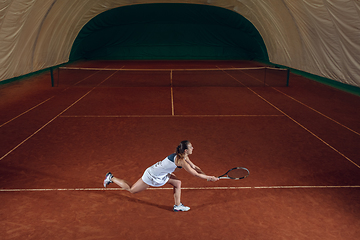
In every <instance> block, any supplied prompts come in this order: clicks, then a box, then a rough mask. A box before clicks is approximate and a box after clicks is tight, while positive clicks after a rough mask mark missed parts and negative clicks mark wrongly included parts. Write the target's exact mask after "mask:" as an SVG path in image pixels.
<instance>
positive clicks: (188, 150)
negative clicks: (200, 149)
mask: <svg viewBox="0 0 360 240" xmlns="http://www.w3.org/2000/svg"><path fill="white" fill-rule="evenodd" d="M187 147H188V148H187V149H186V150H185V151H186V153H187V155H190V154H192V152H193V150H194V147H193V146H192V144H191V143H189V144H188V145H187Z"/></svg>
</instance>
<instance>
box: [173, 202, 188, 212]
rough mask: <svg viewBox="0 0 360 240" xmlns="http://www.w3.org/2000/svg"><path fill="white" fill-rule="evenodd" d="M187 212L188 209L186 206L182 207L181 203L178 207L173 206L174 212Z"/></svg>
mask: <svg viewBox="0 0 360 240" xmlns="http://www.w3.org/2000/svg"><path fill="white" fill-rule="evenodd" d="M189 210H190V208H189V207H187V206H184V205H183V204H182V203H180V205H174V212H186V211H189Z"/></svg>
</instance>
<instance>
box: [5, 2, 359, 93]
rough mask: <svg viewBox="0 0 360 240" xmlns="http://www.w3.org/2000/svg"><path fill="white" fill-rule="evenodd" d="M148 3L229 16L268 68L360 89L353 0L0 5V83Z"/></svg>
mask: <svg viewBox="0 0 360 240" xmlns="http://www.w3.org/2000/svg"><path fill="white" fill-rule="evenodd" d="M149 3H188V4H200V5H209V6H216V7H220V8H224V9H227V10H230V11H232V12H234V13H236V14H239V15H241V16H242V17H244V18H246V19H247V20H248V21H249V22H250V23H251V24H252V25H253V26H254V27H255V28H256V29H257V31H258V33H259V34H260V35H261V37H262V40H263V42H264V44H265V46H266V50H267V55H268V59H269V61H270V62H272V63H274V64H279V65H284V66H288V67H291V68H294V69H299V70H301V71H305V72H309V73H312V74H315V75H318V76H322V77H326V78H329V79H333V80H335V81H338V82H341V83H346V84H350V85H354V86H358V87H360V77H359V69H360V54H359V53H360V29H359V26H360V1H358V0H341V1H339V0H271V1H269V0H183V1H174V0H162V1H154V0H152V1H150V0H79V1H73V0H5V1H1V2H0V66H1V67H0V81H3V80H6V79H10V78H13V77H17V76H21V75H24V74H28V73H31V72H35V71H38V70H41V69H45V68H48V67H51V66H56V65H59V64H62V63H66V62H68V61H69V58H70V53H71V50H72V48H73V45H74V42H75V39H76V38H77V36H78V35H79V33H80V31H81V30H82V28H83V27H84V26H85V25H86V24H87V23H88V22H89V21H91V20H92V19H93V18H95V17H96V16H97V15H99V14H101V13H103V12H105V11H108V10H111V9H115V8H119V7H125V6H131V5H140V4H149ZM214 17H216V16H214ZM130 18H131V16H129V17H128V19H130ZM126 19H127V18H125V19H124V21H126ZM129 27H131V25H129ZM238 30H239V31H241V29H238ZM240 35H241V34H240ZM216 37H217V36H216V35H214V36H213V38H216ZM260 45H261V44H260Z"/></svg>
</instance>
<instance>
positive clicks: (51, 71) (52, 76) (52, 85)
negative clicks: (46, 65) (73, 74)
mask: <svg viewBox="0 0 360 240" xmlns="http://www.w3.org/2000/svg"><path fill="white" fill-rule="evenodd" d="M50 77H51V87H54V71H53V68H52V67H51V68H50Z"/></svg>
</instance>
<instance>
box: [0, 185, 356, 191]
mask: <svg viewBox="0 0 360 240" xmlns="http://www.w3.org/2000/svg"><path fill="white" fill-rule="evenodd" d="M339 188H360V185H348V186H258V187H185V188H181V189H182V190H246V189H339ZM147 190H173V188H161V187H160V188H148V189H147ZM52 191H125V190H124V189H122V188H32V189H31V188H29V189H0V192H52Z"/></svg>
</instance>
